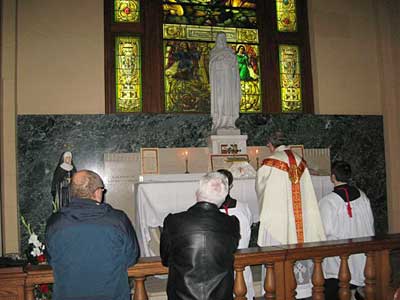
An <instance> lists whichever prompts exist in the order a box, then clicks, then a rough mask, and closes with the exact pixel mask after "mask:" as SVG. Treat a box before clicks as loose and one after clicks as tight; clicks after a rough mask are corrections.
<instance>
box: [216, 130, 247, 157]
mask: <svg viewBox="0 0 400 300" xmlns="http://www.w3.org/2000/svg"><path fill="white" fill-rule="evenodd" d="M233 131H235V133H237V132H238V133H239V134H236V135H229V133H230V132H233ZM220 133H225V134H224V135H221V134H220ZM246 142H247V135H240V129H218V130H217V135H210V137H209V138H208V148H209V151H210V154H234V153H229V152H227V151H228V149H233V148H235V149H238V150H239V151H238V152H237V153H235V154H246V153H247V143H246Z"/></svg>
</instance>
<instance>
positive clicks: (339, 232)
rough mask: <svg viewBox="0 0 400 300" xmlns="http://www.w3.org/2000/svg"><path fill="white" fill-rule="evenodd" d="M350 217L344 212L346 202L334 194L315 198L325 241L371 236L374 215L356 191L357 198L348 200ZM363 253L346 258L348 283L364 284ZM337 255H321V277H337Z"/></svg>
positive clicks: (338, 262)
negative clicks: (322, 275)
mask: <svg viewBox="0 0 400 300" xmlns="http://www.w3.org/2000/svg"><path fill="white" fill-rule="evenodd" d="M350 205H351V210H352V217H351V218H350V216H349V215H348V212H347V203H346V202H345V201H343V199H342V198H341V197H340V196H339V195H337V194H336V193H333V192H332V193H330V194H328V195H326V196H325V197H324V198H322V199H321V200H320V201H319V208H320V211H321V217H322V221H323V224H324V228H325V234H326V237H327V239H328V240H340V239H350V238H358V237H365V236H372V235H374V234H375V233H374V217H373V215H372V210H371V205H370V203H369V199H368V197H367V196H366V195H365V193H363V192H362V191H360V197H359V198H357V199H355V200H353V201H350ZM365 261H366V258H365V254H354V255H351V256H350V257H349V260H348V263H349V269H350V273H351V280H350V283H351V284H354V285H357V286H364V279H365V277H364V267H365ZM339 267H340V258H339V257H338V256H335V257H328V258H325V259H324V261H323V270H324V275H325V278H326V279H328V278H338V274H339Z"/></svg>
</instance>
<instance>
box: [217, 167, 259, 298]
mask: <svg viewBox="0 0 400 300" xmlns="http://www.w3.org/2000/svg"><path fill="white" fill-rule="evenodd" d="M218 172H219V173H221V174H223V175H225V176H226V178H227V179H228V185H229V190H228V195H226V197H225V201H224V203H222V205H221V206H220V207H219V208H220V211H221V212H223V213H225V214H227V215H229V216H235V217H236V218H238V220H239V225H240V241H239V246H238V249H245V248H248V247H249V242H250V237H251V225H252V224H253V216H252V214H251V211H250V208H249V206H248V205H247V203H245V202H241V201H237V200H236V199H233V198H232V197H231V195H230V193H229V192H230V190H231V189H232V187H233V176H232V173H231V172H229V171H228V170H225V169H220V170H218ZM243 275H244V281H245V282H246V287H247V294H246V298H247V299H248V300H253V298H254V297H255V295H254V286H253V275H252V274H251V269H250V266H247V267H246V268H245V269H244V272H243Z"/></svg>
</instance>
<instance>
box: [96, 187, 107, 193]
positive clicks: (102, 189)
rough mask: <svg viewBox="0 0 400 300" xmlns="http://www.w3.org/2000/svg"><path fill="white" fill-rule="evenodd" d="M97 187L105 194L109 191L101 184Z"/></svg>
mask: <svg viewBox="0 0 400 300" xmlns="http://www.w3.org/2000/svg"><path fill="white" fill-rule="evenodd" d="M97 189H100V190H101V191H102V192H103V194H105V193H107V189H105V188H104V187H102V186H99V187H98V188H97Z"/></svg>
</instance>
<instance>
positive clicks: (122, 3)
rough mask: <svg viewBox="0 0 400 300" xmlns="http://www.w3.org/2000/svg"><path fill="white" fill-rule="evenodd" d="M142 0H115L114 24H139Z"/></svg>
mask: <svg viewBox="0 0 400 300" xmlns="http://www.w3.org/2000/svg"><path fill="white" fill-rule="evenodd" d="M139 2H140V0H114V22H117V23H137V22H139V21H140V5H139Z"/></svg>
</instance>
